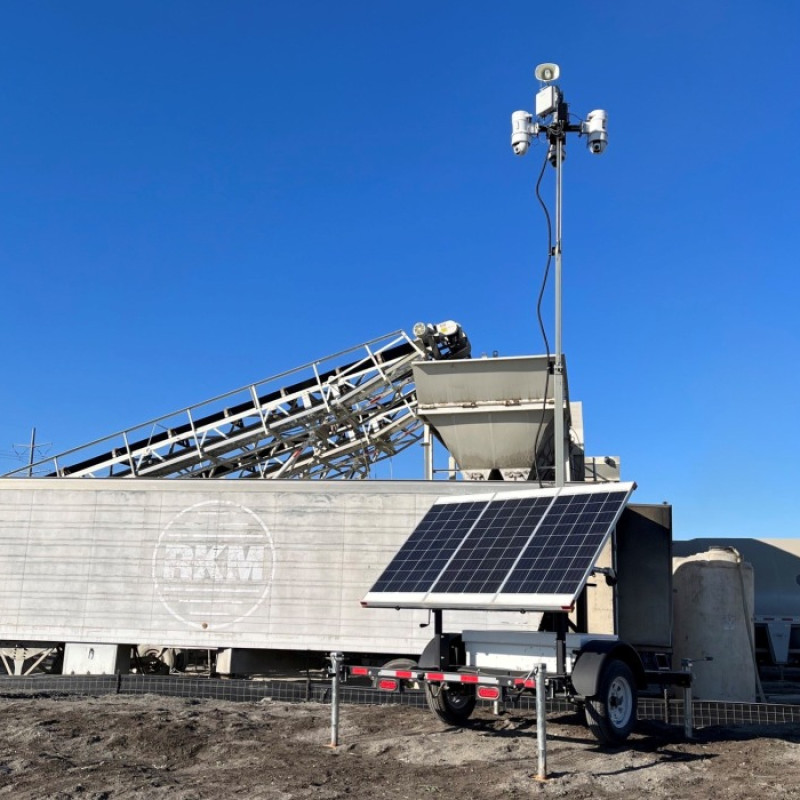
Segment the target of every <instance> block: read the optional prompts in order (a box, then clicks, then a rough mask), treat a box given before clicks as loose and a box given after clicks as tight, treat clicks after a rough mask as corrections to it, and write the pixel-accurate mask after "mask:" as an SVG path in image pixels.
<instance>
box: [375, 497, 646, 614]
mask: <svg viewBox="0 0 800 800" xmlns="http://www.w3.org/2000/svg"><path fill="white" fill-rule="evenodd" d="M635 486H636V485H635V484H634V483H632V482H627V483H612V484H572V485H570V486H565V487H560V488H556V487H552V488H546V489H540V488H536V489H530V488H527V489H519V490H516V491H513V490H512V491H501V492H495V493H493V494H491V495H478V496H469V497H459V498H452V497H448V498H442V499H440V500H437V501H436V502H435V503H434V505H433V506H432V507H431V510H430V511H429V512H428V514H426V515H425V517H424V518H423V520H422V522H421V523H420V525H419V526H417V528H415V530H414V532H413V533H412V535H411V536H410V537H409V540H408V541H407V542H406V544H404V545H403V547H402V548H401V549H400V551H399V552H398V554H397V555H396V556H395V558H394V559H393V560H392V562H390V564H389V565H388V566H387V569H386V570H385V571H384V573H383V574H382V575H381V576H380V578H379V579H378V581H377V582H376V584H375V586H373V588H372V589H371V590H370V591H369V592H368V593H367V595H366V596H365V597H364V599H363V600H362V604H363V605H366V606H376V607H387V606H390V607H397V608H441V609H448V608H450V609H476V610H491V609H497V610H513V609H516V610H520V611H528V610H530V611H562V610H567V609H569V608H571V607H572V606H573V605H574V603H575V601H576V599H577V597H578V595H579V594H580V592H581V591H582V589H583V587H584V586H585V584H586V581H587V580H588V578H589V576H590V575H591V573H592V569H593V568H594V564H595V562H596V560H597V558H598V557H599V555H600V552H601V551H602V549H603V547H604V546H605V543H606V542H607V541H608V538H609V537H610V535H611V532H612V530H613V529H614V526H615V525H616V523H617V520H618V519H619V515H620V514H621V513H622V510H623V509H624V507H625V505H626V503H627V502H628V499H629V498H630V495H631V493H632V492H633V490H634V489H635ZM467 502H471V503H476V504H479V505H480V506H481V510H480V513H476V514H473V517H472V519H470V524H466V523H465V524H463V525H461V527H460V528H459V529H458V533H457V535H456V536H455V538H458V536H460V537H461V538H460V541H458V542H456V541H455V540H454V538H451V539H448V540H447V550H446V552H439V553H438V554H437V556H436V558H435V563H434V564H432V565H430V566H429V567H428V568H425V570H424V576H425V579H424V580H419V581H416V582H415V584H414V591H413V592H409V591H392V592H387V591H383V587H384V586H386V583H385V581H384V576H385V575H386V574H387V573H391V574H397V572H398V565H396V563H395V562H396V561H397V559H398V557H399V556H400V555H401V553H403V551H404V550H405V549H406V547H407V545H408V544H409V542H411V540H412V539H414V538H415V536H416V537H417V539H419V538H420V537H421V536H422V535H423V534H418V531H419V529H420V528H421V527H422V528H425V533H424V535H425V536H427V537H428V539H429V541H430V542H431V543H434V542H435V541H436V540H437V537H436V535H435V534H434V533H432V532H431V531H430V530H429V528H430V526H431V524H434V525H435V520H436V517H437V514H440V513H441V512H440V511H439V512H434V509H437V508H440V507H445V506H448V505H449V506H452V505H455V504H464V503H467ZM432 512H433V514H432ZM426 521H427V522H426ZM426 554H427V555H429V556H430V555H432V551H431V550H430V549H428V550H427V551H426ZM422 556H423V553H420V552H418V553H417V554H416V557H417V563H418V564H419V563H421V558H422ZM434 573H436V577H435V578H433V575H434ZM501 575H502V579H501V577H500V576H501ZM531 587H537V590H536V591H529V589H530V588H531ZM393 588H394V589H397V588H398V587H397V585H395V586H394V587H393Z"/></svg>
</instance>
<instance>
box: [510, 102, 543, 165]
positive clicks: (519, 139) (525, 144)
mask: <svg viewBox="0 0 800 800" xmlns="http://www.w3.org/2000/svg"><path fill="white" fill-rule="evenodd" d="M538 132H539V126H538V125H537V124H536V123H535V122H534V121H533V115H532V114H529V113H528V112H527V111H515V112H514V113H513V114H512V115H511V147H512V149H513V150H514V154H515V155H518V156H524V155H525V153H527V152H528V148H529V147H530V146H531V139H532V138H533V137H534V136H535V135H536V134H537V133H538Z"/></svg>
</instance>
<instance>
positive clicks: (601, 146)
mask: <svg viewBox="0 0 800 800" xmlns="http://www.w3.org/2000/svg"><path fill="white" fill-rule="evenodd" d="M581 133H585V134H586V137H587V142H586V146H587V147H588V148H589V150H590V151H591V152H592V153H595V154H596V155H600V153H602V152H603V151H604V150H605V149H606V147H607V145H608V112H607V111H603V110H602V109H597V110H596V111H590V112H589V114H588V115H587V117H586V121H585V122H582V123H581Z"/></svg>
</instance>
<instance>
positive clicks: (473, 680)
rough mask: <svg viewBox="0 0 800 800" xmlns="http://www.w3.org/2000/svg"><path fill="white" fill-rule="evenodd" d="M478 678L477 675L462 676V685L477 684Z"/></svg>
mask: <svg viewBox="0 0 800 800" xmlns="http://www.w3.org/2000/svg"><path fill="white" fill-rule="evenodd" d="M477 682H478V676H477V675H462V676H461V683H477Z"/></svg>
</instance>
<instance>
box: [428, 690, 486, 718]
mask: <svg viewBox="0 0 800 800" xmlns="http://www.w3.org/2000/svg"><path fill="white" fill-rule="evenodd" d="M425 699H426V700H427V701H428V708H430V710H431V711H433V713H434V714H436V716H437V717H439V719H441V720H443V721H444V722H447V723H448V724H449V725H464V723H466V721H467V720H468V719H469V717H470V714H472V712H473V710H474V708H475V703H476V701H477V699H476V697H475V692H474V690H473V689H472V688H466V687H461V686H458V685H454V684H449V683H438V684H430V683H426V684H425Z"/></svg>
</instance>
